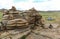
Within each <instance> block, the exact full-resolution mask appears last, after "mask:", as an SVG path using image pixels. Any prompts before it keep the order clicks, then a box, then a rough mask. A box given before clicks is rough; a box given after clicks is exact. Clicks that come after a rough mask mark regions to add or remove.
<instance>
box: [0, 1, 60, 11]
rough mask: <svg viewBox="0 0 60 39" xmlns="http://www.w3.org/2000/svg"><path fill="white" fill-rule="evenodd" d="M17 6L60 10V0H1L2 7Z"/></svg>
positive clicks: (0, 6)
mask: <svg viewBox="0 0 60 39" xmlns="http://www.w3.org/2000/svg"><path fill="white" fill-rule="evenodd" d="M12 6H15V7H16V8H17V9H19V10H28V9H30V8H33V7H34V8H35V9H36V10H42V11H48V10H60V0H0V9H1V8H5V9H10V8H11V7H12Z"/></svg>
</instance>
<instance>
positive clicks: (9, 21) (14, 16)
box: [2, 6, 28, 29]
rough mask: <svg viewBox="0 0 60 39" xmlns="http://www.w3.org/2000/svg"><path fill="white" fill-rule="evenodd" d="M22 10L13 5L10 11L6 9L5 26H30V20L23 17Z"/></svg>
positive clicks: (4, 15)
mask: <svg viewBox="0 0 60 39" xmlns="http://www.w3.org/2000/svg"><path fill="white" fill-rule="evenodd" d="M19 13H20V12H19V11H18V10H16V8H15V7H14V6H12V8H11V9H10V10H8V11H6V12H5V13H4V14H3V20H2V22H3V24H4V25H3V26H5V27H6V28H8V29H9V28H16V27H18V28H21V27H28V26H27V25H28V22H27V21H26V20H25V19H23V18H21V16H20V14H19Z"/></svg>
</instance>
